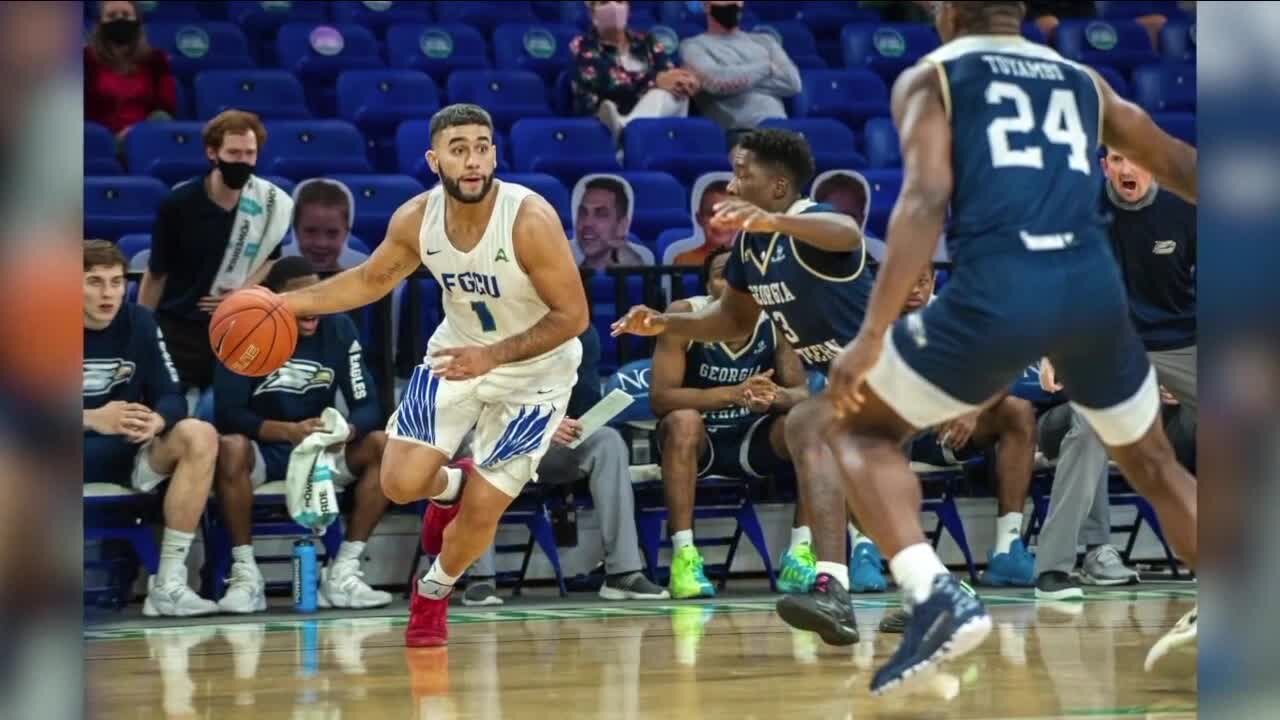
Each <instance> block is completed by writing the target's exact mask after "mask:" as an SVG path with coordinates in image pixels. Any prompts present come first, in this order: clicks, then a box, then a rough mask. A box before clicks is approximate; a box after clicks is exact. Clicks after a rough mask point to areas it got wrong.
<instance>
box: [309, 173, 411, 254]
mask: <svg viewBox="0 0 1280 720" xmlns="http://www.w3.org/2000/svg"><path fill="white" fill-rule="evenodd" d="M329 177H331V178H333V179H334V180H337V181H338V182H340V183H342V184H343V185H346V186H347V188H348V189H349V190H351V196H352V197H353V198H354V199H355V203H356V216H355V218H354V219H353V220H354V221H353V223H352V225H353V227H352V232H354V233H355V234H356V235H359V236H360V237H363V238H366V239H368V240H369V241H370V242H373V243H374V244H375V245H376V244H378V243H381V242H382V238H383V237H384V236H385V235H386V234H387V223H389V222H390V221H391V216H392V215H393V214H395V211H396V208H398V207H400V206H401V205H402V204H404V203H406V202H408V201H409V200H410V199H412V198H413V197H414V196H415V195H418V194H420V193H421V192H422V190H423V188H422V183H420V182H418V181H417V180H415V179H414V178H412V177H409V176H408V175H341V174H339V175H330V176H329Z"/></svg>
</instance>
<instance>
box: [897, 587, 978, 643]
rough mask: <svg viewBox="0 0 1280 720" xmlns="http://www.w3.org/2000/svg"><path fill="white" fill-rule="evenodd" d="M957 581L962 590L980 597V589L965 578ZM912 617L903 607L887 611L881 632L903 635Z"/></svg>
mask: <svg viewBox="0 0 1280 720" xmlns="http://www.w3.org/2000/svg"><path fill="white" fill-rule="evenodd" d="M956 582H958V583H960V589H961V590H964V591H965V592H967V593H969V594H970V595H972V596H973V597H975V598H976V597H978V591H977V590H974V589H973V586H972V585H970V584H969V583H967V582H965V581H964V580H957V581H956ZM910 619H911V614H910V613H908V612H907V611H906V610H903V609H902V608H897V609H896V610H893V611H892V612H889V613H886V614H885V616H884V617H883V618H881V619H880V632H882V633H888V634H890V635H901V634H902V633H903V632H905V631H906V629H907V621H908V620H910Z"/></svg>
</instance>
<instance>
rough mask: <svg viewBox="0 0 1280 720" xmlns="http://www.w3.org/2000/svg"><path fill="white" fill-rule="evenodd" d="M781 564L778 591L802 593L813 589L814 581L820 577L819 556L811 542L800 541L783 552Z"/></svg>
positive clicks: (792, 593)
mask: <svg viewBox="0 0 1280 720" xmlns="http://www.w3.org/2000/svg"><path fill="white" fill-rule="evenodd" d="M781 565H782V569H781V570H779V571H778V592H781V593H787V594H788V595H800V594H803V593H807V592H809V591H810V590H811V589H813V582H814V581H815V580H817V579H818V557H817V556H816V555H814V554H813V547H812V546H811V545H809V543H800V544H799V545H797V546H796V547H795V548H793V549H791V550H788V551H786V552H785V553H783V554H782V562H781Z"/></svg>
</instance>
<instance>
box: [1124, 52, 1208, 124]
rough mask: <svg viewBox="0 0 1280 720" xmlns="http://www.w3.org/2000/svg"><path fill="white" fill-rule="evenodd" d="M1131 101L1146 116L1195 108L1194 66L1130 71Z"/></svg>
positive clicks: (1155, 67)
mask: <svg viewBox="0 0 1280 720" xmlns="http://www.w3.org/2000/svg"><path fill="white" fill-rule="evenodd" d="M1133 98H1134V100H1135V101H1137V103H1138V104H1139V105H1141V106H1142V107H1143V108H1144V109H1146V111H1147V112H1179V111H1190V110H1195V108H1196V66H1195V65H1191V64H1174V63H1162V64H1158V65H1144V66H1142V67H1140V68H1137V69H1136V70H1134V71H1133Z"/></svg>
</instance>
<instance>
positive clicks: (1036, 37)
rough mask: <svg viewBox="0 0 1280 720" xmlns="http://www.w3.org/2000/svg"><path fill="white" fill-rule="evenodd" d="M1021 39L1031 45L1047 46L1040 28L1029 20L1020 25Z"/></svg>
mask: <svg viewBox="0 0 1280 720" xmlns="http://www.w3.org/2000/svg"><path fill="white" fill-rule="evenodd" d="M1022 37H1024V38H1026V39H1028V40H1030V41H1031V42H1033V43H1039V44H1040V45H1047V44H1048V40H1047V39H1046V38H1045V36H1044V33H1043V32H1041V31H1040V26H1038V25H1036V24H1035V23H1034V22H1031V21H1029V20H1028V21H1027V22H1024V23H1022Z"/></svg>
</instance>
